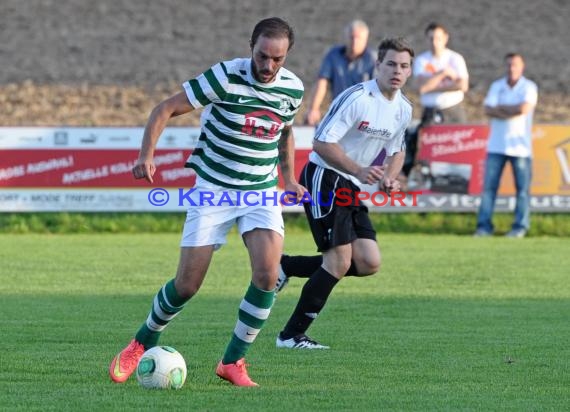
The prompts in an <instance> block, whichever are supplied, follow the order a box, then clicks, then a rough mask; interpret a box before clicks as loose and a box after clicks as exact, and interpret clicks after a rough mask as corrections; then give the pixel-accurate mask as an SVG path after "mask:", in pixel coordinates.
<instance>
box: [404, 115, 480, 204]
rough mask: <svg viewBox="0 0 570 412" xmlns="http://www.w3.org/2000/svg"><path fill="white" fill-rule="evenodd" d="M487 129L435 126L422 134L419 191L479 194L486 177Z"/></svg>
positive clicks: (419, 155) (416, 176)
mask: <svg viewBox="0 0 570 412" xmlns="http://www.w3.org/2000/svg"><path fill="white" fill-rule="evenodd" d="M487 132H488V128H487V126H482V125H473V126H463V125H457V126H444V125H438V126H432V127H427V128H425V129H423V130H422V131H421V134H420V141H419V144H420V149H419V154H418V165H417V166H416V168H415V170H414V174H413V177H414V178H416V182H417V185H418V187H417V188H418V189H420V190H426V191H428V190H430V191H432V192H440V193H463V194H479V193H480V192H481V188H482V182H483V176H484V169H483V168H484V161H485V154H486V147H487Z"/></svg>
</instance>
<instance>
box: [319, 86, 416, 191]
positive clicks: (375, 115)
mask: <svg viewBox="0 0 570 412" xmlns="http://www.w3.org/2000/svg"><path fill="white" fill-rule="evenodd" d="M411 120H412V105H411V103H410V102H409V100H408V99H407V98H406V97H405V96H404V95H403V94H402V93H401V91H400V90H398V91H397V92H396V95H395V96H394V99H393V100H388V99H386V97H384V95H383V94H382V93H381V92H380V89H379V88H378V83H377V82H376V80H375V79H374V80H369V81H367V82H363V83H359V84H357V85H355V86H352V87H351V88H349V89H347V90H345V91H344V92H343V93H341V94H340V95H339V96H338V97H337V98H336V99H335V100H334V101H333V102H332V104H331V106H330V108H329V110H328V112H327V113H326V115H325V117H324V118H323V120H322V121H321V123H320V125H319V127H318V128H317V131H316V135H315V140H318V141H321V142H329V143H338V144H339V145H340V146H341V147H342V149H343V150H344V152H345V153H346V155H347V156H348V157H349V158H350V159H352V160H353V161H355V162H356V163H358V164H359V165H360V166H362V167H367V166H371V165H373V164H375V165H381V164H382V163H383V162H384V159H385V158H386V157H387V156H392V155H394V154H395V153H397V152H402V151H405V149H406V145H405V141H404V134H405V132H406V128H407V127H408V125H409V124H410V121H411ZM309 160H310V161H311V162H313V163H315V164H317V165H319V166H322V167H325V168H328V169H332V170H335V171H336V172H337V173H339V174H341V175H342V176H344V177H346V178H348V179H351V180H352V181H353V182H354V183H355V184H357V185H359V184H360V183H359V182H358V180H357V179H356V178H355V177H354V176H350V175H348V174H346V173H344V172H341V171H340V170H337V169H335V168H334V167H332V166H330V165H328V164H327V162H325V160H324V159H322V158H321V157H320V156H319V155H318V154H317V153H315V152H314V151H313V152H311V154H310V155H309Z"/></svg>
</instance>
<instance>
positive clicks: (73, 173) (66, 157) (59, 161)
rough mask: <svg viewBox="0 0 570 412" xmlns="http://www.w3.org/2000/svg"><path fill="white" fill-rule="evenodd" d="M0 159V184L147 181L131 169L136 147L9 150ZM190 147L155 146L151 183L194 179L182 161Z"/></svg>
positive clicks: (112, 184)
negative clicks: (154, 167) (175, 148)
mask: <svg viewBox="0 0 570 412" xmlns="http://www.w3.org/2000/svg"><path fill="white" fill-rule="evenodd" d="M9 152H10V156H9V157H7V158H3V159H2V168H1V169H0V187H21V188H30V187H37V188H43V187H57V188H66V187H89V188H100V187H110V188H117V187H136V188H140V187H143V186H145V185H147V183H146V181H143V180H138V181H137V180H135V179H134V178H133V175H132V173H131V168H132V167H133V165H134V163H135V161H136V159H137V156H138V150H131V149H112V150H102V149H92V150H73V149H44V150H10V151H9ZM190 153H191V150H165V149H158V150H157V151H156V153H155V157H154V161H155V164H156V166H157V173H156V174H155V176H154V182H155V185H157V186H161V187H191V186H192V185H193V184H194V181H195V174H194V171H193V170H192V169H185V168H184V167H183V166H184V162H185V161H186V159H187V158H188V156H189V155H190Z"/></svg>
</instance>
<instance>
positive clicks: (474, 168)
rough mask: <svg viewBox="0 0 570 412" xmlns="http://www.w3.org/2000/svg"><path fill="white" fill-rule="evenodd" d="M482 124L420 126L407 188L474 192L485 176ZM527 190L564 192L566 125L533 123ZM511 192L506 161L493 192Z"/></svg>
mask: <svg viewBox="0 0 570 412" xmlns="http://www.w3.org/2000/svg"><path fill="white" fill-rule="evenodd" d="M487 135H488V127H487V126H486V125H436V126H430V127H427V128H425V129H424V130H422V132H421V135H420V142H419V143H420V149H419V154H418V165H417V166H416V168H415V169H414V172H413V174H412V179H411V180H412V188H413V189H415V190H423V191H424V192H425V193H430V192H432V193H459V194H469V195H479V194H480V193H481V190H482V188H483V179H484V176H485V158H486V155H487ZM532 142H533V173H532V175H533V179H532V184H531V195H537V196H539V195H570V126H559V125H535V127H534V128H533V141H532ZM514 193H515V190H514V184H513V177H512V172H511V169H510V166H507V167H506V168H505V170H504V172H503V177H502V179H501V186H500V188H499V195H503V196H510V195H513V194H514Z"/></svg>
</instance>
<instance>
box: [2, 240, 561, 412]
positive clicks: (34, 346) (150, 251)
mask: <svg viewBox="0 0 570 412" xmlns="http://www.w3.org/2000/svg"><path fill="white" fill-rule="evenodd" d="M178 240H179V236H178V235H174V234H154V235H144V234H143V235H141V234H136V235H117V234H113V235H111V234H107V235H100V234H97V235H0V262H1V265H0V299H1V305H0V315H1V316H0V328H1V330H2V345H1V351H0V364H1V367H0V409H1V410H7V411H8V410H10V411H14V410H27V411H29V410H43V411H46V410H58V411H60V410H72V411H76V410H97V411H99V410H105V411H107V410H109V411H110V410H117V411H124V410H165V411H166V410H201V411H218V410H224V411H233V410H236V411H240V410H244V411H267V410H275V411H277V410H289V409H295V410H310V411H328V410H335V411H340V410H346V411H352V410H354V411H372V410H418V411H425V410H437V411H441V410H496V411H505V410H512V411H522V410H553V411H559V410H568V408H569V400H570V372H569V371H570V349H569V347H570V345H569V344H568V342H570V321H569V319H570V282H569V281H568V280H569V278H568V268H569V267H570V255H569V253H568V251H569V246H570V241H569V240H568V239H566V238H558V239H554V238H528V239H504V238H492V239H473V238H471V237H467V236H429V235H390V234H387V235H383V234H381V235H380V236H379V243H380V246H381V250H382V254H383V268H382V270H381V272H380V273H379V274H377V275H376V276H372V277H368V278H361V279H355V278H347V279H345V280H343V281H342V282H340V283H339V285H338V286H337V287H336V289H335V291H334V292H333V295H332V296H331V298H330V300H329V302H328V304H327V306H326V308H325V310H324V311H323V312H322V313H321V316H320V317H319V319H317V321H316V322H315V323H314V325H313V326H312V328H311V329H310V335H311V336H312V337H314V338H315V339H317V340H319V341H321V342H323V343H325V344H328V345H330V346H331V347H332V349H331V350H328V351H313V352H311V351H291V350H283V349H280V350H278V349H276V348H275V337H276V335H277V333H278V332H279V330H280V329H281V327H282V326H283V324H284V323H285V322H286V320H287V318H288V317H289V315H290V313H291V311H292V309H293V307H294V305H295V303H296V300H297V297H298V296H299V293H300V289H301V287H302V285H303V283H304V281H303V280H302V279H295V278H293V279H292V280H291V281H290V283H289V286H288V287H287V288H286V289H284V291H283V292H282V293H281V294H280V295H279V296H278V299H277V301H276V304H275V306H274V309H273V312H272V314H271V316H270V318H269V320H268V322H267V324H266V326H265V328H264V330H263V331H262V332H261V334H260V336H259V338H258V340H257V341H256V343H255V344H254V345H253V347H252V348H251V350H250V352H249V354H248V356H247V360H248V362H249V363H250V365H251V366H250V367H249V371H250V375H251V376H252V378H253V379H254V380H255V381H257V382H258V383H259V384H260V385H261V387H259V388H236V387H233V386H231V385H229V384H228V383H227V382H224V381H222V380H220V379H218V378H217V377H216V376H215V374H214V368H215V366H216V363H217V362H218V360H219V359H220V357H221V356H222V354H223V351H224V348H225V346H226V343H227V342H228V340H229V338H230V335H231V332H232V329H233V327H234V324H235V320H236V317H237V307H238V305H239V302H240V301H241V298H242V297H243V293H244V292H245V290H246V287H247V285H248V282H249V269H248V257H247V254H246V251H245V248H244V247H243V245H242V242H241V240H240V239H239V237H238V236H237V235H236V234H235V233H233V234H232V235H231V236H230V237H229V243H228V244H227V245H226V246H224V247H223V248H222V250H221V251H219V252H217V253H216V254H215V255H214V262H213V264H212V266H211V268H210V272H209V274H208V276H207V277H206V281H205V282H204V285H203V287H202V290H201V291H200V293H199V294H198V295H197V296H196V297H195V298H194V299H193V300H192V301H191V302H190V303H189V304H188V306H187V307H186V309H185V310H184V311H183V312H182V313H181V315H180V316H179V317H178V318H177V319H176V320H175V321H174V322H173V323H172V325H170V326H169V328H168V329H167V330H166V332H165V333H164V334H163V336H162V339H161V343H163V344H167V345H170V346H173V347H175V348H176V349H178V350H179V351H180V352H181V353H182V354H183V356H184V357H185V359H186V362H187V364H188V378H187V381H186V384H185V386H184V387H183V388H182V389H181V390H179V391H156V390H155V391H152V390H144V389H142V388H141V387H139V386H138V384H137V383H136V379H134V377H133V378H131V379H130V380H129V381H128V382H127V383H126V384H123V385H117V384H113V383H111V381H110V380H109V378H108V376H107V367H108V365H109V362H110V361H111V359H112V357H113V356H114V355H115V353H116V352H117V351H119V350H120V349H122V347H123V346H124V345H125V344H126V343H128V341H129V340H130V339H131V338H132V336H133V334H134V333H135V332H136V330H137V329H138V327H139V325H140V324H141V323H142V322H143V321H144V319H145V318H146V315H147V313H148V309H149V308H150V305H151V299H152V297H153V296H154V294H155V293H156V291H157V290H158V288H159V287H160V286H161V285H162V284H163V283H164V282H165V281H166V280H167V279H169V278H170V277H171V276H172V275H173V274H174V271H175V269H176V264H177V260H178ZM314 250H315V248H314V245H313V242H312V239H311V237H310V235H309V234H307V233H305V232H303V231H301V230H292V231H290V232H289V233H288V235H287V239H286V251H287V252H288V253H291V254H308V253H313V252H314Z"/></svg>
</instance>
